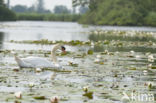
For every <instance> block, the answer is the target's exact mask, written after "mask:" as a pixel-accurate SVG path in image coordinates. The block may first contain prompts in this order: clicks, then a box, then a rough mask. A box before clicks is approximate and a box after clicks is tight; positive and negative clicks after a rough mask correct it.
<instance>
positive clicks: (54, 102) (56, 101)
mask: <svg viewBox="0 0 156 103" xmlns="http://www.w3.org/2000/svg"><path fill="white" fill-rule="evenodd" d="M50 103H59V99H58V97H56V96H55V97H52V98H50Z"/></svg>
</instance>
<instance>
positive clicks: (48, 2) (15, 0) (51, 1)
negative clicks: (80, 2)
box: [5, 0, 72, 10]
mask: <svg viewBox="0 0 156 103" xmlns="http://www.w3.org/2000/svg"><path fill="white" fill-rule="evenodd" d="M6 1H7V0H5V2H6ZM36 2H37V0H10V5H11V6H15V5H17V4H20V5H27V6H28V7H30V6H31V5H33V4H35V3H36ZM44 3H45V5H44V7H45V8H46V9H50V10H53V8H54V7H55V6H56V5H65V6H67V8H68V9H71V8H72V0H44Z"/></svg>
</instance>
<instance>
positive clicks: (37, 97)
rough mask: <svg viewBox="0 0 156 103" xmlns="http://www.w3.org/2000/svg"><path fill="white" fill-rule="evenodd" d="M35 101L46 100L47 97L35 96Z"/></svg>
mask: <svg viewBox="0 0 156 103" xmlns="http://www.w3.org/2000/svg"><path fill="white" fill-rule="evenodd" d="M33 98H34V99H37V100H45V99H46V97H45V96H35V97H33Z"/></svg>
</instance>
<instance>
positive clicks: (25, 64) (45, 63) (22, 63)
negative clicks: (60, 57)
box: [15, 45, 62, 68]
mask: <svg viewBox="0 0 156 103" xmlns="http://www.w3.org/2000/svg"><path fill="white" fill-rule="evenodd" d="M61 48H62V46H61V45H55V46H54V48H53V49H52V51H51V56H52V61H50V60H48V59H46V58H41V57H26V58H19V57H17V56H15V60H16V62H17V64H18V66H19V67H20V68H49V67H50V68H55V67H56V68H59V67H61V66H60V65H59V64H58V62H57V59H56V56H55V51H56V50H57V49H61ZM56 64H57V66H56Z"/></svg>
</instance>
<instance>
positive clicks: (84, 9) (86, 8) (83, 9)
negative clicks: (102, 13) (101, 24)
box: [79, 6, 88, 14]
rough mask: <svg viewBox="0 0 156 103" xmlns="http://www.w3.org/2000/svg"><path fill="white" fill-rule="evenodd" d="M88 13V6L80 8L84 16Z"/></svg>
mask: <svg viewBox="0 0 156 103" xmlns="http://www.w3.org/2000/svg"><path fill="white" fill-rule="evenodd" d="M87 11H88V7H86V6H80V8H79V13H80V14H84V13H86V12H87Z"/></svg>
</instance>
